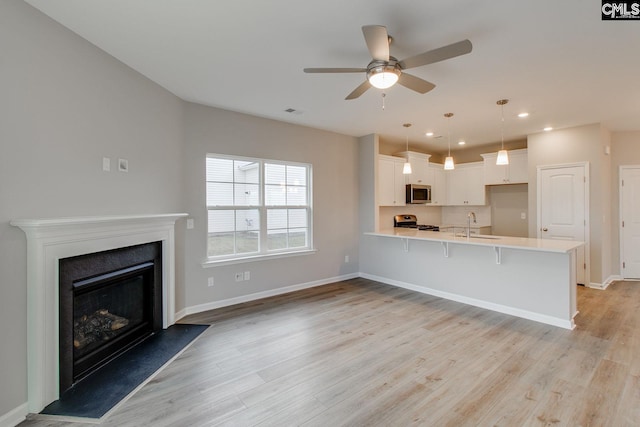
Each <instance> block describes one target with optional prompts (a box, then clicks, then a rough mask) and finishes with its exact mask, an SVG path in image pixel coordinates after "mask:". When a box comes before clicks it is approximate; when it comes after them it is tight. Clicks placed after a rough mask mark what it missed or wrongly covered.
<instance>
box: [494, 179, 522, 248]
mask: <svg viewBox="0 0 640 427" xmlns="http://www.w3.org/2000/svg"><path fill="white" fill-rule="evenodd" d="M488 193H489V199H490V200H491V234H495V235H498V236H514V237H528V236H529V229H528V224H529V221H528V220H527V219H526V217H525V219H522V217H521V213H523V212H524V213H525V214H526V215H528V194H529V192H528V185H527V184H513V185H491V186H489V187H488Z"/></svg>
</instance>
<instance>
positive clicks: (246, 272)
mask: <svg viewBox="0 0 640 427" xmlns="http://www.w3.org/2000/svg"><path fill="white" fill-rule="evenodd" d="M244 280H251V272H250V271H245V272H244Z"/></svg>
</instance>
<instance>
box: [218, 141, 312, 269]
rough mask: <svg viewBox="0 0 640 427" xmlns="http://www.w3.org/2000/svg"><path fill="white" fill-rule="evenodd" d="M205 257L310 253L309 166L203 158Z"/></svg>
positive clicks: (250, 160)
mask: <svg viewBox="0 0 640 427" xmlns="http://www.w3.org/2000/svg"><path fill="white" fill-rule="evenodd" d="M206 169H207V170H206V177H207V209H208V230H207V231H208V239H207V255H208V257H209V258H212V259H234V258H244V257H247V258H248V257H253V256H260V255H267V254H277V253H287V252H298V251H305V250H309V249H311V245H312V243H311V200H312V198H311V185H310V181H311V179H310V177H311V165H308V164H302V163H291V162H282V161H274V160H262V159H248V158H242V157H230V156H222V155H216V154H209V155H207V165H206Z"/></svg>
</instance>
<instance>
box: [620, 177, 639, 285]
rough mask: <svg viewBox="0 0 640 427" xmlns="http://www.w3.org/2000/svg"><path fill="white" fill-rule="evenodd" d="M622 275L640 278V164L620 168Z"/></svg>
mask: <svg viewBox="0 0 640 427" xmlns="http://www.w3.org/2000/svg"><path fill="white" fill-rule="evenodd" d="M620 217H621V218H620V220H621V221H620V225H621V229H620V261H621V264H622V269H621V271H622V277H624V278H625V279H640V166H636V167H621V168H620Z"/></svg>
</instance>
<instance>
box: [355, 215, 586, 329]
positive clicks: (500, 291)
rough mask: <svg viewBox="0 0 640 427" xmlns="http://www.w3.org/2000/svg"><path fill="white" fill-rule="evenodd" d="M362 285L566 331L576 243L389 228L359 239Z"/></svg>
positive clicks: (571, 305) (570, 317) (573, 310)
mask: <svg viewBox="0 0 640 427" xmlns="http://www.w3.org/2000/svg"><path fill="white" fill-rule="evenodd" d="M363 243H364V244H363V245H362V246H361V252H363V253H362V256H361V259H362V261H361V262H362V263H363V264H365V265H362V267H363V268H362V271H364V272H366V274H363V276H364V277H367V278H369V279H373V280H377V281H380V282H383V283H388V284H391V285H395V286H398V287H402V288H406V289H411V290H414V291H417V292H421V293H425V294H430V295H434V296H438V297H442V298H446V299H450V300H454V301H458V302H462V303H465V304H470V305H473V306H477V307H482V308H486V309H489V310H494V311H498V312H501V313H506V314H510V315H513V316H518V317H522V318H525V319H530V320H534V321H538V322H542V323H546V324H549V325H554V326H558V327H562V328H566V329H573V328H574V327H575V323H574V321H573V318H574V316H575V315H576V314H577V308H576V274H575V271H576V270H575V269H576V250H577V249H578V248H579V247H581V246H582V245H583V244H584V243H583V242H576V241H565V240H547V239H535V238H524V237H522V238H521V237H501V236H472V237H466V236H464V235H461V234H455V233H439V232H434V231H422V230H417V229H404V228H394V229H385V230H380V231H378V232H368V233H365V235H364V241H363Z"/></svg>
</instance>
